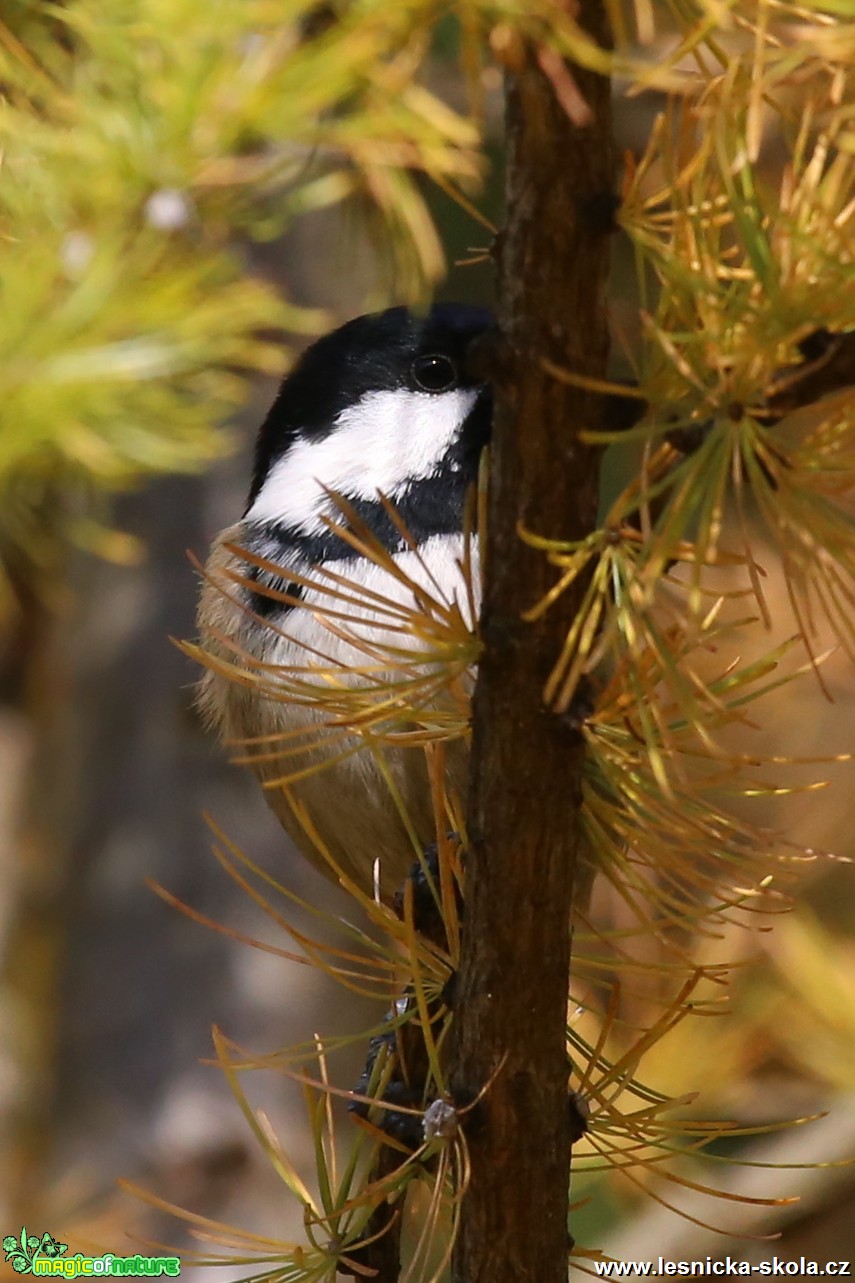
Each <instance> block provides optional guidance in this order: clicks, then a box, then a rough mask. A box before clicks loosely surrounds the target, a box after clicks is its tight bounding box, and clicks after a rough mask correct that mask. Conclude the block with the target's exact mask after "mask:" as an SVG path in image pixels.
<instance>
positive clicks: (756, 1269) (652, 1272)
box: [593, 1256, 852, 1279]
mask: <svg viewBox="0 0 855 1283" xmlns="http://www.w3.org/2000/svg"><path fill="white" fill-rule="evenodd" d="M593 1264H594V1269H595V1270H596V1272H597V1274H598V1275H599V1276H600V1277H601V1278H607V1279H620V1278H636V1277H638V1276H639V1275H640V1276H642V1277H644V1278H651V1279H655V1278H662V1277H666V1276H667V1277H670V1276H671V1275H680V1276H683V1277H685V1276H686V1275H695V1276H701V1277H704V1276H710V1275H727V1274H747V1275H749V1276H750V1275H753V1274H760V1275H766V1274H771V1275H779V1276H780V1275H782V1274H788V1275H790V1276H791V1277H794V1278H801V1277H803V1276H807V1275H820V1274H822V1275H833V1276H834V1277H835V1278H850V1277H851V1275H852V1269H851V1262H850V1261H809V1260H808V1259H807V1258H806V1257H804V1256H799V1257H794V1258H788V1257H782V1256H773V1257H771V1258H770V1259H769V1260H768V1261H754V1262H752V1261H740V1260H738V1259H737V1258H735V1257H732V1256H723V1257H711V1256H707V1257H705V1258H704V1259H703V1260H701V1261H666V1260H663V1258H662V1257H661V1256H660V1257H659V1258H658V1260H656V1261H594V1263H593Z"/></svg>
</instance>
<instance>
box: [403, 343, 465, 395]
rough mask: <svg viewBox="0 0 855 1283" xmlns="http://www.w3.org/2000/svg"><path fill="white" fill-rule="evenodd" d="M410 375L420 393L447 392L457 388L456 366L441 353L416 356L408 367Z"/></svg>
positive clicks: (449, 358) (448, 357)
mask: <svg viewBox="0 0 855 1283" xmlns="http://www.w3.org/2000/svg"><path fill="white" fill-rule="evenodd" d="M410 374H411V376H412V380H413V383H415V385H416V387H417V388H419V389H420V390H421V391H422V392H448V391H450V389H451V388H454V387H456V386H457V381H458V379H457V366H456V365H455V364H454V362H453V361H452V359H451V357H450V356H445V355H444V354H443V353H442V352H428V353H425V355H424V356H417V357H416V359H415V361H413V363H412V365H411V366H410Z"/></svg>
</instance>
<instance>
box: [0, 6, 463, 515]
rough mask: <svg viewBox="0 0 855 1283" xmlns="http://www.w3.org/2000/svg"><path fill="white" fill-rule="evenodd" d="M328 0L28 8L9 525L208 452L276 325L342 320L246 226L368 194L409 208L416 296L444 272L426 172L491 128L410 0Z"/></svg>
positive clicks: (6, 313) (1, 220) (19, 47)
mask: <svg viewBox="0 0 855 1283" xmlns="http://www.w3.org/2000/svg"><path fill="white" fill-rule="evenodd" d="M327 8H328V7H327V6H319V5H317V4H314V3H310V2H309V0H276V2H275V3H273V2H271V0H250V2H249V3H243V4H240V5H234V4H231V3H223V2H222V0H213V2H212V0H72V2H71V3H68V4H65V5H62V4H52V3H35V4H30V3H28V4H22V3H15V4H13V5H12V6H11V7H9V6H6V9H5V14H4V19H3V21H0V86H2V88H1V89H0V145H2V168H1V169H0V237H2V241H3V248H4V252H3V254H2V255H0V297H2V308H3V324H2V326H0V406H2V410H0V415H2V418H1V419H0V491H2V505H0V513H2V516H0V534H2V535H3V536H4V537H5V538H6V539H8V538H9V537H10V534H11V535H14V532H15V530H16V529H17V530H18V531H23V530H24V529H25V528H29V530H30V531H31V530H32V527H31V526H28V523H26V522H25V520H24V518H25V517H26V514H27V512H31V511H32V510H33V509H34V508H37V507H38V505H39V502H40V501H41V500H43V498H44V496H45V494H46V493H47V492H48V491H49V490H50V491H55V489H56V487H57V484H59V485H65V484H71V485H78V486H92V485H94V487H95V489H96V490H97V489H102V488H104V487H107V488H112V487H116V486H120V485H123V484H126V483H128V482H129V481H132V480H133V479H134V478H136V477H138V476H140V475H142V474H145V473H150V472H160V471H169V470H187V469H192V468H196V467H199V466H201V465H202V464H204V463H205V462H206V461H207V460H209V459H210V458H211V457H212V456H214V455H215V454H216V453H217V452H219V451H221V450H222V449H223V447H224V444H225V438H224V436H223V434H222V433H221V432H220V431H219V429H220V426H221V425H222V423H223V422H224V420H225V419H226V418H227V416H228V415H229V413H230V411H232V410H233V409H234V407H235V406H236V405H238V404H239V403H240V402H241V401H242V399H243V398H244V397H245V394H246V379H247V377H248V376H250V375H251V374H252V373H253V372H255V371H259V370H267V371H279V370H280V369H281V367H282V364H283V358H282V353H281V344H280V343H278V342H277V344H276V345H275V346H274V345H273V343H272V342H271V336H272V335H273V334H281V332H282V331H283V330H288V331H296V332H300V331H303V332H314V331H316V330H318V329H319V328H322V327H323V325H324V324H325V319H326V318H324V317H323V316H321V315H320V314H318V313H317V312H315V311H310V310H306V309H300V308H297V307H296V306H294V305H292V304H291V303H289V302H288V300H287V299H285V298H283V297H282V296H281V294H280V293H278V292H277V290H276V289H275V288H274V287H273V285H272V284H271V283H270V282H268V281H265V280H263V279H261V278H260V277H259V276H258V275H255V274H253V273H252V272H251V271H250V270H249V269H248V265H247V262H246V255H245V254H244V253H242V252H241V248H240V245H241V239H240V238H244V243H245V238H252V239H267V238H269V237H271V236H274V235H276V234H278V233H280V232H281V231H282V230H283V229H285V228H286V227H287V226H288V224H289V223H290V222H291V221H292V220H293V219H294V217H295V216H296V215H297V214H299V213H300V212H303V211H306V210H311V209H316V208H318V207H321V206H324V205H329V204H331V203H334V202H338V201H342V200H345V199H347V198H357V197H358V198H361V200H362V206H363V207H364V206H365V205H366V203H367V204H369V205H370V206H371V207H372V209H373V210H374V211H378V212H379V215H380V217H381V219H383V221H385V223H386V224H387V225H389V226H391V232H392V235H391V236H390V237H387V238H386V239H387V241H388V243H389V244H390V245H391V247H392V251H393V253H394V255H395V259H396V266H397V268H398V270H399V275H398V282H397V284H398V288H399V290H400V292H401V293H402V294H403V296H404V297H405V298H416V297H419V296H420V295H422V294H423V293H424V292H425V289H426V286H427V285H428V283H429V282H430V281H432V280H434V279H435V278H436V277H437V276H438V274H439V273H440V271H441V270H442V266H443V259H442V254H441V252H440V250H439V246H438V242H437V240H436V236H435V233H434V232H433V225H432V221H431V219H430V217H429V215H428V213H427V210H426V207H425V205H424V202H423V197H422V195H421V193H420V191H419V187H418V184H417V180H416V176H417V174H418V171H420V170H421V171H429V172H431V173H434V174H437V175H439V174H442V175H445V176H447V177H452V178H455V179H460V178H467V177H469V178H471V177H474V176H475V175H476V173H477V172H478V168H479V164H478V158H477V143H478V133H477V130H476V128H475V127H474V125H473V124H472V123H470V122H469V121H468V120H466V119H464V118H463V117H462V116H459V115H457V114H456V113H455V112H453V111H452V110H450V109H449V108H448V107H446V106H445V105H444V104H443V103H441V102H440V101H439V99H437V98H436V97H434V95H432V94H431V93H429V92H428V91H427V90H426V89H424V88H423V87H421V86H420V85H419V83H418V81H417V78H415V77H414V72H416V70H417V69H418V66H419V64H420V62H421V59H422V57H423V54H424V52H425V47H424V39H423V37H422V36H421V35H420V34H419V24H418V22H417V21H414V14H413V13H411V12H410V10H409V7H408V6H402V7H401V9H400V11H397V10H394V9H390V7H389V6H388V5H380V4H376V3H374V4H362V5H359V6H353V7H349V8H348V10H347V13H346V15H345V16H343V17H342V18H341V19H340V20H339V21H332V20H331V15H330V14H328V13H326V12H325V10H326V9H327ZM422 8H423V9H424V8H425V6H422ZM332 16H334V15H332ZM415 16H416V17H417V16H418V15H415ZM366 197H367V198H368V199H367V202H366V200H365V198H366Z"/></svg>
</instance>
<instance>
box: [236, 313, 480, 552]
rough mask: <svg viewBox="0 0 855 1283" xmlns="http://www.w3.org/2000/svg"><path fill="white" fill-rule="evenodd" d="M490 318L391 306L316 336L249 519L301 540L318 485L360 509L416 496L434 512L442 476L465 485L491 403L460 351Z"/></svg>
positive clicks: (261, 444) (271, 434) (258, 465)
mask: <svg viewBox="0 0 855 1283" xmlns="http://www.w3.org/2000/svg"><path fill="white" fill-rule="evenodd" d="M491 320H492V318H491V316H490V313H489V312H487V311H485V310H483V309H482V308H476V307H466V306H463V305H460V304H455V303H437V304H435V305H434V306H433V307H432V308H431V309H430V310H429V311H428V312H426V313H424V314H419V313H415V312H410V311H408V310H407V309H406V308H403V307H395V308H390V309H389V310H388V311H385V312H378V313H374V314H372V315H369V316H360V317H357V318H356V319H355V320H353V321H348V323H347V324H346V325H343V326H341V328H340V329H337V330H334V331H333V332H332V333H331V334H328V335H326V336H325V337H324V338H322V339H319V340H318V341H317V342H316V343H314V344H313V345H312V346H311V347H310V348H309V349H308V350H307V351H306V352H305V353H304V354H303V356H302V357H301V359H300V360H299V361H298V363H297V365H296V366H295V367H294V369H293V371H292V372H291V373H290V374H289V375H288V377H287V378H286V379H285V381H284V382H283V384H282V387H281V388H280V391H279V395H278V396H277V398H276V401H275V402H274V404H273V406H272V407H271V409H270V412H269V414H268V416H267V418H266V419H265V421H264V423H263V424H262V427H261V430H260V432H259V435H258V441H257V444H256V454H255V467H254V472H253V478H252V487H251V489H250V493H249V501H248V505H247V514H246V515H247V516H248V517H249V518H250V519H251V520H256V521H264V522H266V523H273V524H275V525H277V526H293V527H299V528H302V529H303V530H305V531H308V530H309V529H311V528H315V529H317V528H318V520H317V516H318V514H317V509H318V504H319V495H320V494H322V493H323V491H322V487H329V488H330V489H334V490H338V491H340V492H341V493H342V494H344V495H345V496H346V497H347V498H348V499H349V500H351V501H352V502H354V503H357V504H361V503H365V502H369V503H370V502H374V501H376V499H377V493H378V491H379V492H382V493H383V494H385V495H386V496H388V497H389V498H390V499H393V500H394V501H395V502H396V504H397V505H398V506H399V507H400V506H401V503H402V501H404V502H405V501H406V500H407V498H409V499H410V500H411V501H412V500H413V499H416V498H418V499H419V503H418V504H417V505H416V507H417V508H420V507H422V501H423V500H425V501H427V502H428V506H435V504H434V503H433V501H432V498H431V496H433V498H434V499H435V498H436V497H437V491H438V490H441V489H442V484H441V483H442V481H443V479H444V480H445V482H446V483H448V482H451V481H452V480H456V481H457V482H463V483H464V485H465V484H468V482H469V481H471V480H472V479H473V478H474V476H475V475H476V472H477V461H478V456H479V454H480V451H481V449H482V447H483V445H484V444H485V443H486V440H487V436H488V433H489V424H490V413H491V406H490V398H489V393H488V392H487V389H486V388H485V386H484V385H483V384H482V383H479V382H478V381H477V379H476V378H475V377H473V375H472V374H471V373H470V372H469V371H468V368H467V350H468V348H469V345H470V343H471V342H472V340H473V339H475V338H477V337H479V336H480V335H481V334H483V333H484V332H485V331H486V330H487V329H488V328H489V326H490V324H491ZM319 483H320V487H321V489H319ZM438 483H439V484H438ZM458 488H459V487H458ZM429 492H430V493H429ZM407 506H408V507H409V508H410V509H411V510H412V508H413V503H412V502H410V503H409V504H408V505H407ZM411 515H415V517H416V525H419V524H420V521H419V519H418V513H415V514H413V513H412V512H411ZM457 520H458V522H459V515H458V518H457ZM421 524H423V523H421ZM414 533H417V531H414Z"/></svg>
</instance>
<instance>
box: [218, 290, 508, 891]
mask: <svg viewBox="0 0 855 1283" xmlns="http://www.w3.org/2000/svg"><path fill="white" fill-rule="evenodd" d="M490 323H491V318H490V315H489V313H487V312H486V311H483V310H482V309H479V308H473V307H464V306H461V305H457V304H436V305H434V306H433V307H432V308H431V309H430V310H429V311H428V312H427V313H425V314H423V315H419V314H416V313H413V312H410V311H408V310H407V309H405V308H401V307H397V308H392V309H390V310H388V311H385V312H380V313H377V314H373V315H369V316H361V317H358V318H357V319H355V320H353V321H350V322H348V323H347V324H346V325H343V326H342V327H341V328H340V329H337V330H335V331H334V332H333V333H331V334H328V335H326V336H325V337H324V338H322V339H320V340H319V341H318V342H316V343H315V344H314V345H313V346H312V347H310V348H309V349H308V350H307V351H306V352H305V354H304V355H303V357H302V358H301V359H300V360H299V362H298V363H297V365H296V366H295V368H294V369H293V371H292V372H291V373H290V374H289V375H288V377H287V378H286V379H285V380H284V382H283V384H282V386H281V389H280V391H279V394H278V396H277V398H276V400H275V402H274V404H273V406H272V408H271V410H270V412H269V414H268V415H267V418H266V419H265V421H264V423H263V424H262V426H261V429H260V432H259V435H258V440H257V444H256V451H255V466H254V471H253V476H252V484H251V487H250V491H249V498H248V502H247V506H246V510H245V512H244V514H243V517H242V518H241V520H240V521H239V522H237V524H236V525H233V526H230V527H229V528H228V529H227V530H225V531H223V533H222V534H221V535H220V536H219V537H218V539H217V540H216V541H215V543H214V545H213V548H212V551H211V554H210V557H209V560H208V563H207V567H206V574H205V579H204V583H203V588H202V594H201V600H200V606H199V614H198V624H199V632H200V638H201V647H202V652H203V655H205V656H207V659H206V663H207V664H208V670H207V672H206V673H205V675H204V677H203V679H202V681H201V683H200V692H199V704H200V707H201V709H202V712H203V714H204V715H205V717H206V719H207V720H208V721H209V723H211V724H212V725H213V726H215V727H216V729H217V730H218V731H219V733H220V734H221V735H222V737H223V738H224V739H226V740H228V741H231V742H232V743H235V742H237V743H239V744H242V745H243V751H244V753H245V756H246V758H247V759H248V760H249V761H250V763H251V765H252V766H253V768H254V769H255V771H256V773H257V775H258V776H259V777H260V779H261V780H262V782H264V783H265V784H266V795H267V799H268V801H269V802H270V805H271V806H272V808H273V810H274V811H275V813H276V815H277V816H278V818H279V820H280V822H281V823H282V825H283V827H284V828H285V830H286V831H287V832H288V833H289V834H290V835H291V837H292V838H293V839H294V841H295V842H296V843H297V845H298V846H299V847H300V848H301V849H302V850H303V851H304V853H305V854H306V855H307V856H308V857H309V858H310V859H311V860H312V861H313V862H314V863H316V864H318V865H319V866H320V867H322V868H324V869H325V870H326V871H327V872H329V871H330V866H329V865H328V864H327V863H326V861H325V860H324V859H323V858H322V857H319V855H318V850H317V846H316V844H315V843H314V842H313V841H312V840H310V839H309V838H308V836H307V833H306V830H305V828H304V826H303V824H302V823H301V822H300V821H299V820H298V819H297V818H296V817H295V814H294V811H293V809H292V806H291V804H290V801H289V794H290V796H292V797H294V798H296V799H297V801H298V804H299V805H300V806H305V808H306V811H307V813H308V815H309V816H310V818H311V822H312V824H313V825H314V826H315V829H316V832H317V834H318V836H319V838H320V839H321V842H322V843H323V845H324V846H325V848H326V849H327V851H328V852H329V854H330V855H331V857H332V859H333V861H334V862H335V864H336V865H338V867H339V868H340V869H341V870H342V871H343V872H344V873H345V874H346V875H347V876H348V877H350V878H353V879H354V880H356V882H357V883H358V884H359V885H360V886H361V887H362V888H363V889H364V890H366V891H368V892H370V891H371V890H372V887H376V886H378V885H379V887H380V889H381V892H382V894H383V895H384V897H389V896H391V895H393V894H394V892H395V891H396V890H397V889H398V888H399V887H400V884H401V881H402V879H403V878H404V877H405V876H406V874H407V872H408V871H409V869H410V867H411V866H412V862H413V859H414V850H413V846H414V843H413V836H415V838H416V840H417V842H418V843H420V844H425V845H426V844H428V843H430V842H432V841H433V840H435V837H436V819H435V816H434V812H433V806H432V803H431V793H430V787H429V783H428V778H427V769H426V765H425V758H424V754H423V753H422V752H420V751H413V750H412V749H410V750H409V751H408V750H406V749H399V748H393V749H392V750H391V752H389V753H387V754H384V757H383V763H382V766H381V764H380V763H379V762H378V760H377V757H376V756H375V754H373V753H372V751H370V749H368V748H366V747H365V746H364V744H363V745H361V744H360V742H359V737H357V736H350V737H348V738H346V739H345V740H344V741H342V739H341V738H339V739H337V740H335V741H334V747H332V748H330V749H329V750H326V749H324V748H323V747H318V740H317V738H316V737H315V738H314V739H313V738H312V730H313V728H316V727H317V724H318V722H319V720H320V719H322V718H323V717H324V716H325V715H326V714H325V713H324V711H323V701H322V700H319V701H318V703H317V704H315V703H314V702H313V700H312V697H311V690H312V689H313V687H312V683H316V684H317V685H316V686H315V687H314V689H317V690H319V692H320V693H323V690H324V689H327V690H328V689H329V681H330V680H332V681H333V682H335V681H343V682H345V683H347V682H360V681H363V680H365V679H364V676H363V675H361V674H360V669H363V668H364V666H365V665H366V662H367V656H368V657H369V658H370V657H371V655H375V654H379V653H382V644H383V642H384V641H385V642H387V643H388V641H389V637H388V636H387V635H385V634H386V628H385V624H386V623H388V618H389V616H388V613H384V611H383V610H382V609H380V610H378V611H376V612H375V611H372V610H371V609H370V602H371V600H372V598H371V597H370V594H371V593H376V594H377V598H376V600H377V601H378V602H379V601H381V600H384V599H392V600H395V599H397V600H402V599H405V598H407V597H408V596H409V598H410V599H412V597H413V591H412V586H411V585H412V584H417V585H422V586H424V587H426V588H427V589H428V590H429V591H431V592H433V593H437V592H439V593H440V594H441V595H443V596H444V597H445V599H446V600H448V601H453V600H455V599H457V601H458V603H459V604H460V606H461V609H465V607H466V603H465V601H464V600H463V599H464V598H465V596H466V593H465V591H464V584H463V579H462V576H461V569H460V565H461V558H462V556H463V553H464V533H463V524H464V521H463V517H464V505H465V502H466V498H467V493H468V492H469V491H470V487H471V486H472V483H473V482H474V481H475V480H476V478H477V472H478V464H479V458H480V454H481V450H482V448H483V446H484V444H485V443H486V440H487V437H488V433H489V427H490V417H491V401H490V393H489V389H488V388H487V387H486V386H485V385H484V384H483V383H481V382H479V381H478V380H477V378H475V377H473V376H472V375H471V374H470V373H469V372H468V369H467V351H468V349H469V345H470V344H471V342H472V340H473V339H475V338H477V337H479V336H480V335H482V334H483V333H484V332H485V331H486V330H487V328H488V327H489V325H490ZM331 492H335V493H334V494H331ZM335 495H338V496H341V498H342V499H343V500H344V501H345V502H346V504H347V505H350V507H349V512H350V517H349V518H348V516H347V511H348V510H347V509H345V508H343V507H342V505H341V503H340V502H338V501H337V499H336V497H335ZM384 498H385V502H384ZM390 504H391V505H393V506H394V510H395V512H396V513H397V517H395V516H393V515H392V513H391V512H390V507H389V505H390ZM336 523H338V524H340V525H344V526H345V527H347V526H348V524H350V525H351V526H352V528H353V529H357V530H358V529H359V528H360V527H361V528H362V529H363V531H364V530H365V529H366V528H367V530H369V531H370V532H371V533H372V535H373V536H374V537H376V539H377V540H378V541H379V543H380V544H382V546H383V548H384V549H385V550H386V552H388V553H389V554H391V557H392V558H393V561H394V565H395V566H396V567H398V568H400V569H401V570H402V571H403V572H404V578H402V579H398V578H396V576H395V575H394V574H393V573H391V571H390V568H389V567H388V566H387V567H384V566H383V565H382V564H378V562H377V560H376V559H374V560H372V559H371V558H370V557H368V556H366V555H364V553H362V552H360V551H359V550H358V549H357V548H354V547H353V546H352V544H350V543H348V542H347V541H345V540H344V539H343V537H342V534H341V533H340V532H339V531H337V530H336V529H335V528H334V525H335V524H336ZM404 531H406V534H405V533H404ZM241 550H243V555H242V551H241ZM475 578H476V579H477V576H476V577H475ZM407 580H409V583H410V586H409V587H408V584H407ZM342 581H347V583H349V584H353V585H359V586H360V588H361V590H362V591H363V592H364V593H366V594H368V596H367V597H365V598H362V599H360V598H359V596H358V594H357V595H356V596H354V594H353V593H348V592H347V591H346V590H345V589H342V593H343V595H342V597H341V598H340V600H336V598H335V597H332V598H331V597H330V594H329V587H330V585H332V586H333V587H334V588H335V587H336V586H337V585H340V584H341V582H342ZM325 587H326V591H325ZM283 594H284V595H287V596H288V597H289V600H288V601H283V600H282V596H283ZM366 602H368V603H369V605H366ZM473 604H476V603H474V601H473V598H472V596H471V594H470V597H469V613H470V614H471V613H472V607H473ZM331 605H332V606H333V607H334V611H333V613H332V614H331V615H325V614H324V611H329V608H330V606H331ZM384 621H385V623H384ZM469 622H470V623H472V622H474V621H471V620H470V621H469ZM356 639H360V640H361V641H363V642H364V643H365V644H364V646H363V645H361V644H360V641H358V640H356ZM366 639H367V640H366ZM374 642H376V643H377V646H378V647H379V649H375V648H374V647H373V643H374ZM392 642H393V644H394V638H393V639H392ZM398 644H399V645H400V642H398ZM409 644H410V645H411V646H416V647H418V639H415V640H413V639H409ZM296 670H302V682H303V687H302V693H301V694H298V695H295V690H294V685H293V680H290V681H289V680H286V679H285V675H286V674H290V675H291V676H292V677H293V674H294V672H295V671H296ZM331 673H332V679H331V678H330V674H331ZM325 684H326V685H325ZM306 690H308V691H309V695H308V697H307V696H306V693H305V692H306ZM303 729H304V730H306V732H307V735H308V741H307V742H311V743H312V744H313V747H312V748H311V749H310V750H308V751H307V752H306V753H305V755H304V759H303V762H302V763H301V760H300V757H299V753H297V754H296V755H295V753H294V745H295V742H296V743H297V744H298V745H299V741H300V734H301V730H303ZM295 737H296V739H295ZM325 753H326V754H327V755H328V758H327V760H326V761H325V762H324V763H323V764H324V766H325V769H322V770H316V769H313V768H315V767H317V765H318V762H319V759H323V758H324V755H325ZM466 759H467V754H466V749H465V746H464V745H463V744H462V743H460V744H458V745H456V746H454V747H453V749H452V751H451V752H450V754H449V765H450V770H451V772H452V776H453V778H454V780H455V782H456V785H457V787H458V789H459V791H460V793H461V794H462V795H463V794H465V784H466V769H467V760H466ZM301 764H302V765H303V766H304V772H303V775H302V778H299V779H294V780H293V781H292V782H291V783H290V784H289V785H288V788H287V789H286V788H284V787H282V785H281V783H280V782H281V781H282V779H283V777H285V776H286V775H288V774H289V773H290V774H291V775H292V776H293V773H294V771H295V765H296V767H297V769H298V770H299V768H300V766H301ZM390 785H391V786H390ZM396 792H397V793H398V795H399V797H398V799H397V801H396V799H395V796H394V795H395V793H396ZM402 804H403V805H402ZM402 810H403V811H404V812H405V813H406V816H407V820H408V822H409V825H410V828H409V831H408V827H407V824H405V822H404V820H403V818H402Z"/></svg>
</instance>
